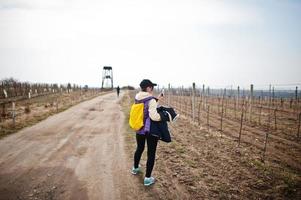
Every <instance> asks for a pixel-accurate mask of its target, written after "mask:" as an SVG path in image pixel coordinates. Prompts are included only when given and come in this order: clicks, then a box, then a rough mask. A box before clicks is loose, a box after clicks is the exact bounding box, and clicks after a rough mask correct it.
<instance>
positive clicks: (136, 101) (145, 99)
mask: <svg viewBox="0 0 301 200" xmlns="http://www.w3.org/2000/svg"><path fill="white" fill-rule="evenodd" d="M151 99H156V98H155V97H153V96H150V97H146V98H144V99H141V100H137V99H135V103H145V102H147V101H149V100H151Z"/></svg>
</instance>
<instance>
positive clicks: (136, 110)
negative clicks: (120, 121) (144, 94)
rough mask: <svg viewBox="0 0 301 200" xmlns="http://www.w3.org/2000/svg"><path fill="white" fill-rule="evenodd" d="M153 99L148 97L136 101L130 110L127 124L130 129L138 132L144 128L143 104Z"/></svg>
mask: <svg viewBox="0 0 301 200" xmlns="http://www.w3.org/2000/svg"><path fill="white" fill-rule="evenodd" d="M151 99H153V97H148V98H145V99H142V100H140V101H136V102H135V103H134V104H133V105H132V107H131V110H130V119H129V124H130V127H131V128H132V129H134V130H135V131H139V130H140V129H141V128H142V127H143V126H144V106H145V105H144V104H145V102H146V101H148V100H151Z"/></svg>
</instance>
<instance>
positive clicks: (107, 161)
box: [0, 93, 139, 199]
mask: <svg viewBox="0 0 301 200" xmlns="http://www.w3.org/2000/svg"><path fill="white" fill-rule="evenodd" d="M121 95H122V94H121ZM120 98H121V97H120ZM123 120H124V116H123V113H122V111H121V107H120V105H119V104H118V99H117V97H116V94H115V93H110V94H106V95H104V96H99V97H96V98H94V99H92V100H89V101H86V102H83V103H80V104H78V105H76V106H74V107H72V108H70V109H68V110H66V111H64V112H62V113H59V114H57V115H54V116H52V117H49V118H48V119H46V120H44V121H42V122H40V123H38V124H36V125H34V126H32V127H28V128H25V129H23V130H21V131H19V132H18V133H16V134H13V135H9V136H7V137H5V138H3V139H1V140H0V199H124V198H125V197H126V196H124V195H125V194H127V195H129V193H130V195H131V196H135V195H137V196H138V195H139V194H138V193H136V192H135V191H129V190H130V188H133V187H132V184H134V182H135V180H134V181H133V180H132V179H130V178H129V176H130V175H129V174H130V173H129V163H128V161H127V159H126V156H125V151H124V140H123V135H122V133H123V132H122V130H123V124H124V123H123ZM131 178H132V177H131Z"/></svg>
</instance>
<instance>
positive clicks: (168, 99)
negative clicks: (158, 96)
mask: <svg viewBox="0 0 301 200" xmlns="http://www.w3.org/2000/svg"><path fill="white" fill-rule="evenodd" d="M167 105H168V106H170V83H168V96H167Z"/></svg>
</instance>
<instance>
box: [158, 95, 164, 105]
mask: <svg viewBox="0 0 301 200" xmlns="http://www.w3.org/2000/svg"><path fill="white" fill-rule="evenodd" d="M157 99H158V103H160V104H163V102H164V96H163V95H161V94H159V96H158V97H157Z"/></svg>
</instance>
